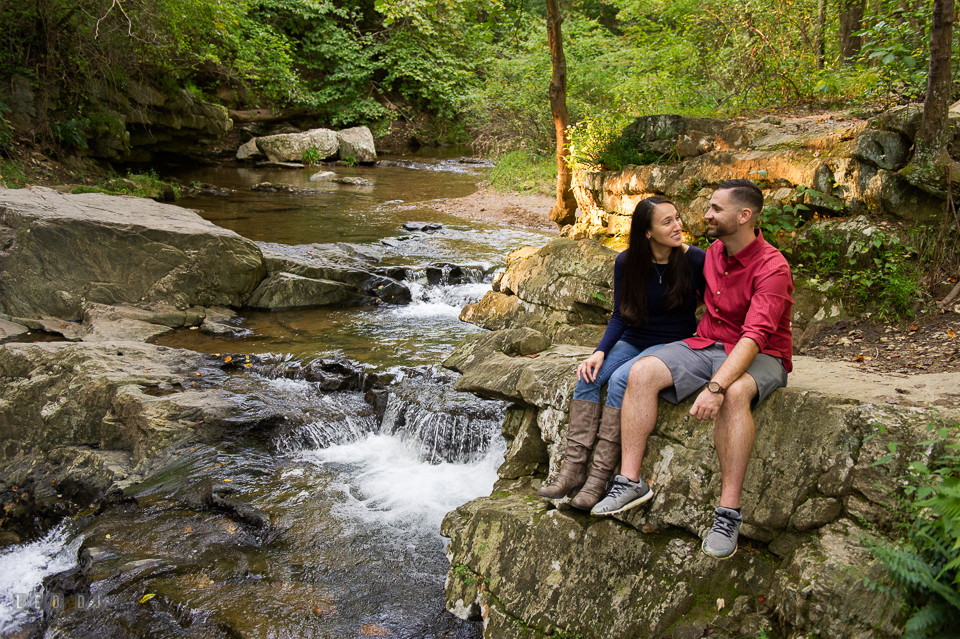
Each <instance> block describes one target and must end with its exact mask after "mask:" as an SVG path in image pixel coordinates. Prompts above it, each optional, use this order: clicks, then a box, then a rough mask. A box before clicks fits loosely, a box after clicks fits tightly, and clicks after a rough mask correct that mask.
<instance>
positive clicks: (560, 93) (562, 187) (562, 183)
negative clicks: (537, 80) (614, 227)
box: [547, 0, 577, 227]
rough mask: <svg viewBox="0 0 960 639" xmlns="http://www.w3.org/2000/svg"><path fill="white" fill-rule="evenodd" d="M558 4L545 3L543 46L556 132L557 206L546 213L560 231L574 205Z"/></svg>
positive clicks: (572, 214) (569, 220)
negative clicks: (546, 51)
mask: <svg viewBox="0 0 960 639" xmlns="http://www.w3.org/2000/svg"><path fill="white" fill-rule="evenodd" d="M561 22H563V18H562V17H560V2H559V0H547V43H548V44H549V45H550V62H551V65H552V67H553V75H552V76H551V78H550V110H551V111H552V112H553V126H554V128H555V129H556V132H557V203H556V204H554V205H553V208H552V209H550V219H551V220H553V221H554V222H556V223H557V226H559V227H563V226H566V225H567V224H573V223H574V222H575V221H576V219H577V218H576V215H575V211H576V210H577V201H576V199H574V197H573V190H572V189H571V188H570V183H571V178H572V176H571V173H570V167H569V166H567V156H568V155H569V154H570V149H569V148H568V147H567V126H568V125H569V124H570V116H569V115H567V59H566V58H565V57H564V55H563V39H562V38H561V35H560V23H561Z"/></svg>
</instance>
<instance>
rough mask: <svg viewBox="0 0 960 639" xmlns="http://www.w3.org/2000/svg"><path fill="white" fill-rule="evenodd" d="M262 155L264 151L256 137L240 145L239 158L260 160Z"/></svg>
mask: <svg viewBox="0 0 960 639" xmlns="http://www.w3.org/2000/svg"><path fill="white" fill-rule="evenodd" d="M262 157H263V151H261V150H260V147H258V146H257V140H256V138H254V139H252V140H249V141H248V142H246V143H245V144H242V145H240V148H239V149H237V159H238V160H258V159H260V158H262Z"/></svg>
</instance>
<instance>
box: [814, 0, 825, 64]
mask: <svg viewBox="0 0 960 639" xmlns="http://www.w3.org/2000/svg"><path fill="white" fill-rule="evenodd" d="M826 26H827V0H819V2H818V3H817V41H816V42H815V43H814V45H813V48H814V49H815V52H814V54H815V55H816V58H817V68H818V69H823V64H824V58H826V57H827V50H826V45H825V44H824V42H825V41H826V38H825V36H826V34H825V33H824V31H825V30H826Z"/></svg>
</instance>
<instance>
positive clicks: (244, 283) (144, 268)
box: [0, 187, 265, 320]
mask: <svg viewBox="0 0 960 639" xmlns="http://www.w3.org/2000/svg"><path fill="white" fill-rule="evenodd" d="M0 235H2V237H3V252H2V254H0V268H2V275H0V288H2V299H0V305H2V310H3V312H5V313H7V314H9V315H11V316H18V317H43V316H53V317H58V318H61V319H67V320H75V319H80V317H81V312H82V308H83V302H84V301H87V302H96V303H100V304H111V305H112V304H123V303H134V302H141V301H144V302H151V301H161V302H166V303H170V304H174V305H177V306H181V307H188V306H240V305H242V303H243V301H244V300H245V299H246V297H247V296H249V294H250V293H251V292H252V291H253V289H254V288H255V287H256V286H257V284H259V282H260V280H261V279H262V278H263V275H264V272H265V269H264V267H263V260H262V256H261V253H260V249H259V248H258V247H257V245H256V244H255V243H253V242H252V241H250V240H247V239H244V238H242V237H240V236H239V235H237V234H236V233H234V232H233V231H228V230H226V229H223V228H221V227H218V226H216V225H215V224H212V223H210V222H207V221H205V220H203V219H202V218H200V216H198V215H197V214H196V213H194V212H192V211H188V210H186V209H183V208H180V207H177V206H171V205H166V204H159V203H156V202H153V201H151V200H144V199H138V198H132V197H115V196H107V195H101V194H98V193H88V194H83V195H61V194H59V193H57V192H55V191H53V190H51V189H45V188H40V187H35V188H31V189H20V190H2V191H0Z"/></svg>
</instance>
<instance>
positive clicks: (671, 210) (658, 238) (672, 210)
mask: <svg viewBox="0 0 960 639" xmlns="http://www.w3.org/2000/svg"><path fill="white" fill-rule="evenodd" d="M682 231H683V221H682V220H681V219H680V214H679V213H678V212H677V207H675V206H674V205H673V204H670V203H669V202H662V203H660V204H657V205H656V206H655V207H654V209H653V215H652V216H650V228H649V229H647V239H648V240H650V242H652V243H654V244H659V245H661V246H664V247H669V248H673V247H675V246H680V245H682V244H683V234H682Z"/></svg>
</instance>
